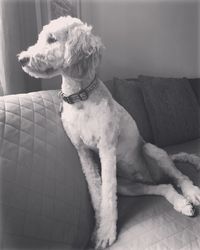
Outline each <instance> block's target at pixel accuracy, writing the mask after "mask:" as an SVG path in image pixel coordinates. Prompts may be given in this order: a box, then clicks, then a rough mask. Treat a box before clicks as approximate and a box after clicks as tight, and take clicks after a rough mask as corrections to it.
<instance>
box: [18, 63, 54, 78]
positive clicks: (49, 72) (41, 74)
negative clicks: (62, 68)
mask: <svg viewBox="0 0 200 250" xmlns="http://www.w3.org/2000/svg"><path fill="white" fill-rule="evenodd" d="M23 70H24V71H25V72H26V73H28V74H29V75H31V76H33V77H35V78H51V77H54V76H56V75H57V74H58V72H59V70H58V69H54V68H53V67H49V68H46V69H45V70H38V69H35V68H33V67H31V66H28V65H27V66H25V67H23Z"/></svg>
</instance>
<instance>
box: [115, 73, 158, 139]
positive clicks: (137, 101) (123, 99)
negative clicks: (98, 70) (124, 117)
mask: <svg viewBox="0 0 200 250" xmlns="http://www.w3.org/2000/svg"><path fill="white" fill-rule="evenodd" d="M113 83H114V91H113V96H114V98H115V100H116V101H117V102H118V103H119V104H121V105H122V106H123V107H124V108H125V109H126V110H127V111H128V112H129V114H130V115H131V116H132V117H133V119H134V120H135V121H136V123H137V126H138V129H139V131H140V133H141V135H142V137H143V138H144V139H145V140H146V141H148V142H153V134H152V129H151V125H150V121H149V119H148V114H147V111H146V109H145V105H144V100H143V96H142V91H141V89H140V86H139V82H138V81H137V80H128V81H126V80H121V79H118V78H114V79H113Z"/></svg>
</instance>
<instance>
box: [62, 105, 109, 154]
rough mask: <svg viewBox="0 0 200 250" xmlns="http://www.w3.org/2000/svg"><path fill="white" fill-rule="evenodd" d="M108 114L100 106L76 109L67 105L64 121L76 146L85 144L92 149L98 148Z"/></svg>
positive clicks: (64, 109) (67, 131) (63, 114)
mask: <svg viewBox="0 0 200 250" xmlns="http://www.w3.org/2000/svg"><path fill="white" fill-rule="evenodd" d="M105 116H106V114H105V113H104V112H101V110H99V107H98V106H93V107H91V106H90V107H88V106H87V105H85V106H84V107H83V108H80V109H76V108H74V107H73V106H69V105H67V106H66V107H65V105H64V107H63V113H62V121H63V126H64V128H65V130H66V133H67V134H68V136H69V137H70V139H71V140H72V142H73V143H74V144H79V143H80V142H83V143H84V144H85V145H87V146H88V147H90V148H93V149H95V148H97V144H98V142H99V140H100V137H101V126H102V121H103V120H104V119H106V117H105Z"/></svg>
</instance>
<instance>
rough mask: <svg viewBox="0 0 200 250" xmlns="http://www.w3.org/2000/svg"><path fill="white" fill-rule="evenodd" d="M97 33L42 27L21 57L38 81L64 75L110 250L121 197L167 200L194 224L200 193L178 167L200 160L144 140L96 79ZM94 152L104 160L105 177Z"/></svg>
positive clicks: (73, 131)
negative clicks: (167, 181) (165, 179)
mask: <svg viewBox="0 0 200 250" xmlns="http://www.w3.org/2000/svg"><path fill="white" fill-rule="evenodd" d="M91 30H92V28H91V26H88V25H87V24H85V23H83V22H82V21H81V20H79V19H77V18H73V17H71V16H67V17H60V18H58V19H56V20H53V21H51V22H50V23H49V24H48V25H46V26H44V28H43V30H42V32H41V33H40V34H39V38H38V41H37V43H36V44H35V45H33V46H31V47H29V48H28V50H27V51H23V52H21V53H20V54H19V61H20V63H21V65H22V68H23V70H24V71H25V72H27V73H28V74H30V75H31V76H34V77H37V78H38V77H41V78H50V77H53V76H56V75H62V92H61V97H62V98H63V111H62V122H63V125H64V128H65V131H66V133H67V134H68V136H69V137H70V139H71V141H72V143H73V144H74V146H75V148H76V149H77V152H78V155H79V157H80V161H81V164H82V169H83V172H84V174H85V177H86V179H87V183H88V188H89V191H90V195H91V200H92V204H93V207H94V210H95V215H96V228H95V230H94V231H95V234H94V235H93V236H94V237H95V241H96V248H105V247H107V246H110V245H111V244H112V243H113V242H114V241H115V239H116V232H117V230H116V222H117V192H118V193H119V194H122V195H130V196H138V195H148V194H149V195H162V196H164V197H165V198H166V199H167V200H168V201H169V202H170V203H171V204H172V205H173V207H174V209H175V210H177V211H179V212H181V213H183V214H185V215H188V216H192V215H193V214H194V209H193V205H199V204H200V189H199V188H198V187H197V186H194V185H193V183H192V181H191V180H190V179H189V178H188V177H187V176H185V175H183V174H182V173H181V172H180V171H179V170H178V169H177V168H176V167H175V165H174V163H173V161H175V160H180V161H185V162H190V163H192V164H193V165H195V166H196V167H197V169H200V159H199V158H198V157H197V156H195V155H188V154H186V153H180V154H177V155H173V156H168V154H167V153H166V152H165V151H164V150H162V149H160V148H158V147H156V146H154V145H152V144H150V143H146V142H145V141H144V140H143V139H142V137H141V136H140V134H139V132H138V128H137V126H136V123H135V121H134V120H133V119H132V117H131V116H130V115H129V114H128V113H127V111H126V110H125V109H124V108H123V107H122V106H120V105H119V104H118V103H117V102H116V101H115V100H113V98H112V96H111V94H110V92H109V91H108V89H107V88H106V87H105V85H104V84H103V82H102V81H101V80H100V79H99V78H98V77H97V76H96V72H97V68H98V66H99V64H100V60H101V55H102V50H103V48H104V47H103V44H102V42H101V40H100V39H99V38H98V37H97V36H94V35H93V34H92V33H91ZM91 150H94V151H96V152H98V154H99V156H100V161H101V174H100V173H99V171H98V167H97V165H96V163H95V161H94V160H93V156H92V153H91ZM163 176H168V177H170V178H171V179H172V180H173V183H175V184H176V185H177V186H178V187H180V189H181V191H182V194H179V193H178V192H177V191H176V190H175V188H174V187H173V186H172V185H171V184H162V183H163ZM117 177H118V178H117Z"/></svg>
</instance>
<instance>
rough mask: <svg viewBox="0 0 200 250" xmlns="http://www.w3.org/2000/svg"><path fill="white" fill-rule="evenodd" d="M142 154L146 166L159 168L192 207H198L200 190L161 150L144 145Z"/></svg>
mask: <svg viewBox="0 0 200 250" xmlns="http://www.w3.org/2000/svg"><path fill="white" fill-rule="evenodd" d="M143 153H144V156H145V159H146V162H147V164H148V161H150V162H151V163H152V162H153V164H155V165H156V166H157V167H159V168H161V169H162V170H163V172H164V173H165V174H166V175H167V176H169V177H171V178H172V179H173V180H174V181H175V184H176V185H177V186H179V187H180V188H181V190H182V193H183V195H184V197H185V198H186V199H187V200H188V201H189V202H191V203H193V204H194V205H200V189H199V188H198V187H197V186H194V185H193V183H192V181H191V180H190V179H189V178H188V177H187V176H186V175H184V174H182V173H181V172H180V171H179V170H178V169H177V168H176V166H175V165H174V163H173V161H172V160H171V159H170V157H169V155H168V154H167V153H166V152H165V151H164V150H163V149H160V148H158V147H156V146H155V145H153V144H151V143H146V144H144V146H143Z"/></svg>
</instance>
